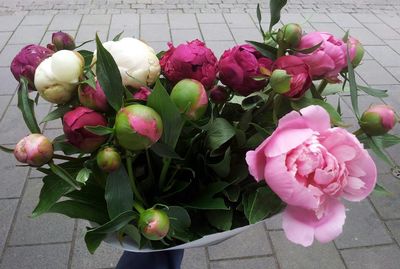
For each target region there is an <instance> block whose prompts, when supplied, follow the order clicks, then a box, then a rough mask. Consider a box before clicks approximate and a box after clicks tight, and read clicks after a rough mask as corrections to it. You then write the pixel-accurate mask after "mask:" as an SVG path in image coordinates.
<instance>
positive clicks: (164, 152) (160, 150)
mask: <svg viewBox="0 0 400 269" xmlns="http://www.w3.org/2000/svg"><path fill="white" fill-rule="evenodd" d="M150 149H151V150H152V151H153V152H154V153H155V154H157V155H158V156H160V157H167V158H171V159H177V160H183V158H182V157H181V156H179V155H178V154H177V153H176V152H175V150H174V149H173V148H172V147H171V146H169V145H167V144H164V143H161V142H157V143H155V144H153V145H152V146H151V148H150Z"/></svg>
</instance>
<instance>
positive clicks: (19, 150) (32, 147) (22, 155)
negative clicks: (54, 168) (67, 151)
mask: <svg viewBox="0 0 400 269" xmlns="http://www.w3.org/2000/svg"><path fill="white" fill-rule="evenodd" d="M53 151H54V150H53V144H52V143H51V142H50V140H49V139H48V138H47V137H45V136H44V135H41V134H31V135H28V136H26V137H24V138H22V139H21V140H20V141H19V142H18V143H17V145H16V146H15V149H14V156H15V158H16V159H17V160H18V161H19V162H21V163H27V164H29V165H31V166H37V167H38V166H42V165H44V164H46V163H48V162H49V161H50V160H51V159H52V158H53Z"/></svg>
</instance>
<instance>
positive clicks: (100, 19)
mask: <svg viewBox="0 0 400 269" xmlns="http://www.w3.org/2000/svg"><path fill="white" fill-rule="evenodd" d="M110 20H111V15H110V14H107V15H92V14H90V15H85V16H83V18H82V22H81V24H89V25H99V24H106V25H108V24H110Z"/></svg>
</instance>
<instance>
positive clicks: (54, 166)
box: [49, 162, 81, 190]
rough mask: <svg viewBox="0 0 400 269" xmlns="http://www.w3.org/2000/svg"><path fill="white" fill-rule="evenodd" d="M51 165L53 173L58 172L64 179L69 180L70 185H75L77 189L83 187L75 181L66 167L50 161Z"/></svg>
mask: <svg viewBox="0 0 400 269" xmlns="http://www.w3.org/2000/svg"><path fill="white" fill-rule="evenodd" d="M49 166H50V169H51V171H53V173H54V174H56V175H57V176H59V177H60V178H61V179H62V180H64V181H65V182H67V183H68V184H69V185H71V186H72V187H74V188H75V189H76V190H80V189H81V187H80V186H79V184H78V183H77V182H76V181H75V179H74V178H73V177H72V176H71V175H70V174H69V173H68V172H67V171H66V170H65V169H64V168H62V167H61V166H59V165H57V164H55V163H53V162H50V163H49Z"/></svg>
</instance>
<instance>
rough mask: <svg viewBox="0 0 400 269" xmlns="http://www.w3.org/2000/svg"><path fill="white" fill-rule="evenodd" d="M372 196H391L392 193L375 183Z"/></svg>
mask: <svg viewBox="0 0 400 269" xmlns="http://www.w3.org/2000/svg"><path fill="white" fill-rule="evenodd" d="M374 194H377V195H384V196H387V195H391V194H392V193H391V192H389V191H388V190H387V189H386V188H385V187H383V186H382V185H380V184H378V183H376V185H375V187H374Z"/></svg>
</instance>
